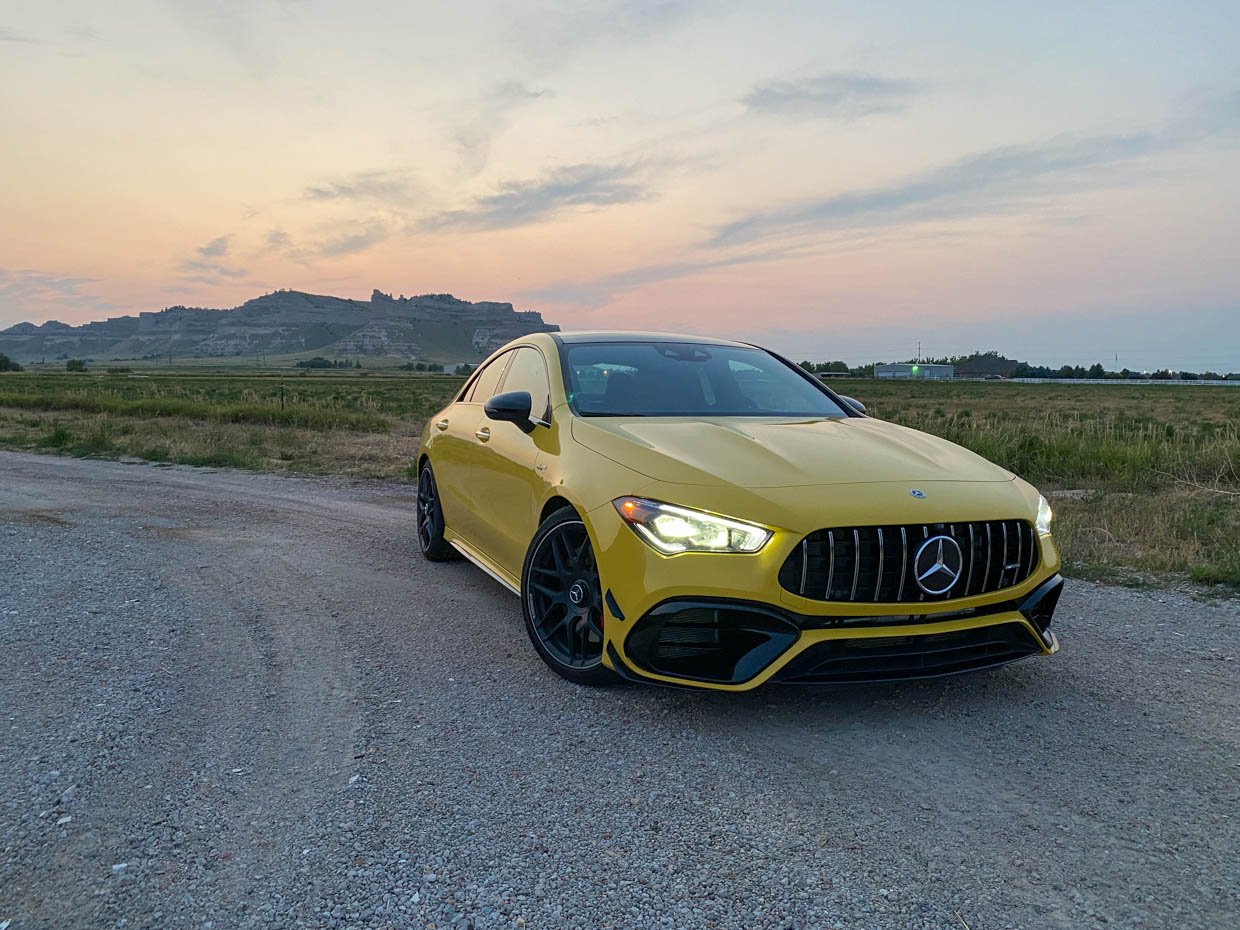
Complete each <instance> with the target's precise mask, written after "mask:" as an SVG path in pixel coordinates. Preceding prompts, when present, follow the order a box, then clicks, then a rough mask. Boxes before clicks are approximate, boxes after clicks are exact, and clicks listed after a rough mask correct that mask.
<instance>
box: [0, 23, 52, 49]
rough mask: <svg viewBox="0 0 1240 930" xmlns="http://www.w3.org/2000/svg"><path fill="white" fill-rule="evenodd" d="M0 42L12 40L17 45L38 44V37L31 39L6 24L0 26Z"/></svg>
mask: <svg viewBox="0 0 1240 930" xmlns="http://www.w3.org/2000/svg"><path fill="white" fill-rule="evenodd" d="M0 42H13V43H15V44H18V45H40V44H42V43H40V42H39V40H38V39H32V38H31V37H30V36H28V35H23V34H22V33H20V32H18V31H17V30H16V29H10V28H9V27H8V26H0Z"/></svg>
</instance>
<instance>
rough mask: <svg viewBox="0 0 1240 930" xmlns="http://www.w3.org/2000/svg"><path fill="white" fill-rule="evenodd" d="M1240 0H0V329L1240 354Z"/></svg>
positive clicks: (935, 352) (1124, 363)
mask: <svg viewBox="0 0 1240 930" xmlns="http://www.w3.org/2000/svg"><path fill="white" fill-rule="evenodd" d="M1237 47H1240V4H1237V3H1235V2H1234V0H1227V2H1207V0H1197V2H1165V3H1155V2H1141V0H1128V2H1122V3H1105V2H1094V3H1088V4H1082V3H1079V2H1062V3H1061V2H1055V0H1049V2H1041V3H1037V4H1014V3H993V2H978V3H967V2H949V0H944V2H940V3H933V4H928V3H923V2H905V3H889V2H881V0H872V2H869V3H866V4H845V3H830V2H823V0H818V2H791V0H789V2H780V0H766V2H763V3H761V4H759V3H754V2H748V3H740V2H736V3H732V2H726V0H716V2H695V0H590V2H587V0H563V2H555V3H547V2H541V0H514V2H499V0H486V2H484V0H478V2H473V0H458V2H456V3H452V4H446V3H427V2H414V0H383V2H364V0H357V2H350V3H345V2H330V3H329V2H315V0H211V2H206V0H121V2H118V3H115V4H100V3H93V2H89V3H88V2H68V0H37V2H27V0H0V125H2V126H3V127H4V133H3V138H2V141H0V327H3V326H8V325H11V324H13V323H17V322H19V321H23V320H30V321H34V322H42V321H44V320H48V319H58V320H61V321H63V322H67V323H80V322H84V321H87V320H91V319H102V318H105V317H108V316H116V315H121V314H128V313H137V312H139V311H144V310H156V309H160V308H162V307H166V306H171V305H176V304H185V305H189V306H209V307H230V306H235V305H237V304H239V303H241V302H243V301H245V300H247V299H249V298H252V297H255V296H258V295H259V294H261V293H265V292H268V291H271V290H275V289H277V288H291V289H296V290H303V291H310V292H314V293H326V294H333V295H337V296H343V297H355V298H362V299H364V298H366V297H368V296H369V294H370V292H371V289H372V288H378V289H380V290H382V291H385V292H391V293H394V294H407V295H411V294H420V293H442V292H450V293H453V294H455V295H457V296H458V297H462V298H466V299H470V300H502V301H511V302H512V303H513V304H514V305H515V306H516V307H517V309H523V310H537V311H540V312H541V313H542V314H543V315H544V317H545V318H546V319H547V320H548V321H551V322H555V323H558V324H560V325H561V326H562V327H563V328H565V329H598V328H604V329H612V328H641V329H658V330H672V331H682V332H695V333H703V334H709V335H716V336H725V337H734V338H735V337H740V338H744V339H746V340H749V341H756V342H761V343H764V344H767V345H770V346H771V347H772V348H775V349H777V350H780V351H783V352H785V353H788V354H791V355H793V356H795V357H796V358H809V359H811V360H826V359H835V358H843V359H846V360H848V361H850V362H852V363H853V364H859V363H862V362H866V361H873V360H882V359H887V360H891V359H904V358H912V357H913V356H914V355H915V354H916V353H917V351H918V344H919V343H920V344H921V351H922V353H923V354H924V355H927V356H939V355H949V354H962V353H967V352H970V351H973V350H987V349H997V350H999V351H1001V352H1003V353H1004V354H1006V355H1009V356H1012V357H1017V358H1021V359H1025V360H1028V361H1031V362H1035V363H1042V364H1063V363H1065V362H1067V363H1072V364H1089V363H1091V362H1093V361H1103V362H1104V363H1106V364H1107V365H1108V367H1129V368H1133V369H1153V368H1156V367H1173V368H1176V369H1180V368H1187V369H1191V370H1202V369H1213V370H1232V371H1238V370H1240V55H1237V54H1236V53H1235V50H1236V48H1237Z"/></svg>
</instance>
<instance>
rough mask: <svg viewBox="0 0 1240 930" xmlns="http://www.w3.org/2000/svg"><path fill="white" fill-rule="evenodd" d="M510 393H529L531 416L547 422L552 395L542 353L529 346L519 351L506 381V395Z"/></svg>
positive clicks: (509, 368) (509, 369) (509, 367)
mask: <svg viewBox="0 0 1240 930" xmlns="http://www.w3.org/2000/svg"><path fill="white" fill-rule="evenodd" d="M508 391H528V392H529V395H530V416H532V417H533V418H534V419H536V420H542V421H543V422H546V420H547V416H548V414H549V413H550V411H549V410H548V409H547V408H548V406H549V405H550V401H551V394H550V390H549V389H548V386H547V363H546V362H544V361H543V357H542V353H541V352H539V351H538V350H537V349H533V348H530V347H529V346H522V347H521V348H519V349H517V351H516V353H515V356H514V358H513V360H512V364H511V365H510V366H508V376H507V377H506V378H505V379H504V393H507V392H508Z"/></svg>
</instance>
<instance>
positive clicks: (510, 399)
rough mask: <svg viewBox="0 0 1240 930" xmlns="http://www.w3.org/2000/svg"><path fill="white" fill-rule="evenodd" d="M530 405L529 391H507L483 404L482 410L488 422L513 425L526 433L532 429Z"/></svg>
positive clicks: (531, 402) (531, 401)
mask: <svg viewBox="0 0 1240 930" xmlns="http://www.w3.org/2000/svg"><path fill="white" fill-rule="evenodd" d="M532 404H533V400H532V399H531V398H530V392H529V391H508V392H507V393H505V394H496V395H495V396H494V397H492V398H491V399H490V400H488V401H487V402H486V403H485V404H483V406H482V409H483V411H484V412H485V413H486V415H487V419H488V420H500V421H501V422H507V423H515V424H517V426H519V427H521V429H523V430H524V431H525V432H527V433H528V432H529V431H530V430H532V429H533V428H534V424H533V423H532V422H531V421H530V407H531V405H532Z"/></svg>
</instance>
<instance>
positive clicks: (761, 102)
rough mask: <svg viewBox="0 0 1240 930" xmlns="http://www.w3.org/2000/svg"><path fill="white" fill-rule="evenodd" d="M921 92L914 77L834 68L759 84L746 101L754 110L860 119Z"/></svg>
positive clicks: (897, 107)
mask: <svg viewBox="0 0 1240 930" xmlns="http://www.w3.org/2000/svg"><path fill="white" fill-rule="evenodd" d="M918 92H919V88H918V86H917V85H916V84H914V83H913V82H912V81H905V80H897V79H893V78H885V77H880V76H878V75H874V74H856V73H848V72H832V73H828V74H820V75H818V76H817V77H813V78H808V79H806V80H802V81H773V82H770V83H767V84H759V85H758V86H757V87H755V88H754V89H753V90H751V91H750V92H749V93H748V94H746V95H745V96H744V98H742V103H744V104H745V106H746V108H747V109H748V110H749V111H750V112H753V113H765V114H774V115H781V116H782V115H796V116H805V115H808V116H823V117H828V118H831V119H838V120H856V119H861V118H862V117H865V116H871V115H873V114H875V113H893V112H896V111H898V110H903V109H905V108H906V107H907V106H908V103H909V101H910V100H911V99H912V98H913V97H914V96H915V95H916V94H917V93H918Z"/></svg>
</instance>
